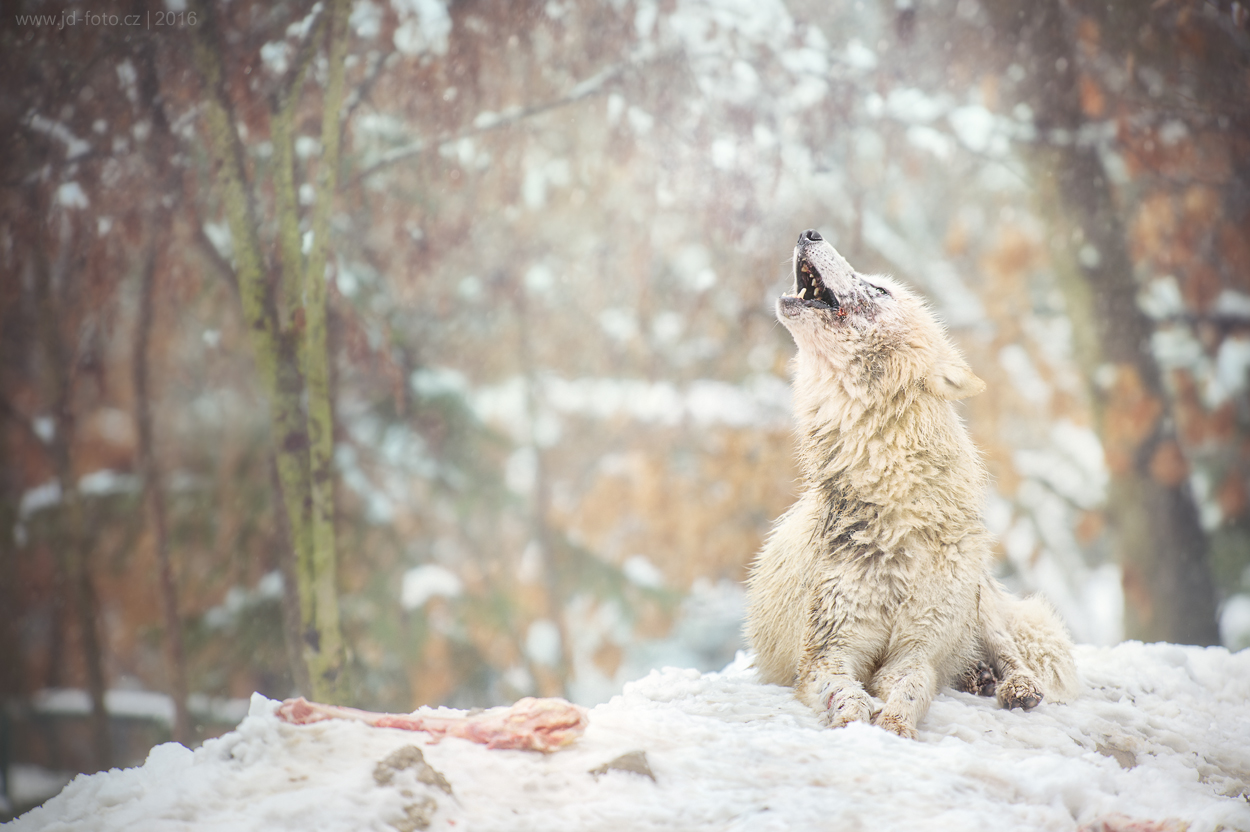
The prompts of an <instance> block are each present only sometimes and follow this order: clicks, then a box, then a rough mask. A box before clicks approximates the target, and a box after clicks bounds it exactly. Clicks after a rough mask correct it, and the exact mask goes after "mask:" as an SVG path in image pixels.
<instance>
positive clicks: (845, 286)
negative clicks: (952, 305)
mask: <svg viewBox="0 0 1250 832" xmlns="http://www.w3.org/2000/svg"><path fill="white" fill-rule="evenodd" d="M777 318H778V320H780V321H781V322H782V323H783V324H785V326H786V329H788V330H790V334H791V335H793V336H794V340H795V343H797V344H798V347H799V354H800V360H802V359H804V358H806V359H807V360H809V361H816V362H821V363H823V364H824V365H826V366H827V368H828V369H829V370H832V371H833V372H834V374H836V375H838V376H841V377H842V380H843V383H844V384H847V385H849V386H851V387H855V388H858V389H860V390H862V391H863V392H864V393H865V394H869V395H877V396H880V395H890V394H892V393H893V392H895V391H898V390H901V389H903V388H905V387H909V386H913V385H914V386H917V387H920V388H922V389H923V390H925V391H927V392H929V393H932V394H933V395H935V396H938V397H939V398H943V399H962V398H965V397H967V396H972V395H975V394H977V393H980V392H981V391H982V390H984V389H985V382H983V381H981V379H979V378H977V377H976V376H975V375H974V374H973V373H972V370H971V369H970V368H969V367H968V364H967V363H966V362H965V361H964V359H963V357H962V356H961V355H960V354H959V352H958V351H957V350H956V349H955V347H954V345H953V344H951V342H950V340H949V339H948V338H947V337H946V333H945V331H944V330H943V329H942V326H941V324H939V323H938V322H937V320H936V319H935V318H934V317H933V313H932V312H930V311H929V308H928V307H927V306H926V305H925V303H924V301H922V300H921V299H920V298H919V297H917V296H916V295H915V294H913V293H912V292H911V291H909V290H908V289H907V288H906V287H904V286H903V285H901V284H900V283H898V282H897V281H895V280H893V279H891V278H889V277H883V276H882V277H877V276H873V277H865V276H863V275H861V274H859V273H858V272H856V271H855V270H854V269H852V268H851V266H850V264H849V263H847V262H846V260H845V259H844V258H843V257H842V255H840V254H838V252H837V251H836V250H835V249H834V247H833V246H831V245H829V243H828V242H826V241H825V240H824V238H822V237H821V236H820V234H819V233H817V232H816V231H812V230H808V231H804V232H803V233H802V234H800V235H799V242H798V245H796V246H795V247H794V291H793V292H792V293H788V294H785V295H782V296H781V297H780V298H778V299H777Z"/></svg>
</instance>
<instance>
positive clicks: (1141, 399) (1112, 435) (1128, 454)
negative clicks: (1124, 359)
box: [1103, 364, 1163, 476]
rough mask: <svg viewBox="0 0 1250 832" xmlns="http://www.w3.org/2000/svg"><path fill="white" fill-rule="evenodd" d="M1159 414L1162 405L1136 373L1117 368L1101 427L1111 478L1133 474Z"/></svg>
mask: <svg viewBox="0 0 1250 832" xmlns="http://www.w3.org/2000/svg"><path fill="white" fill-rule="evenodd" d="M1162 413H1163V404H1162V402H1160V401H1159V400H1158V398H1156V397H1155V396H1154V395H1152V394H1151V393H1150V391H1148V390H1147V389H1146V387H1145V385H1144V384H1142V380H1141V376H1139V375H1138V373H1137V370H1136V369H1135V368H1134V367H1132V366H1129V365H1127V364H1120V365H1118V366H1117V368H1116V377H1115V383H1114V384H1113V385H1112V387H1111V391H1110V394H1109V395H1108V397H1107V409H1106V414H1105V417H1104V424H1103V442H1104V445H1105V452H1106V455H1107V468H1108V469H1109V470H1110V471H1111V473H1112V475H1115V476H1123V475H1126V474H1128V473H1129V472H1130V471H1131V470H1132V466H1133V460H1134V458H1135V457H1136V455H1137V450H1138V448H1140V447H1141V444H1142V442H1144V441H1145V440H1146V439H1147V437H1149V436H1150V435H1151V434H1152V433H1153V432H1154V430H1155V426H1156V425H1157V424H1158V421H1159V417H1160V416H1161V415H1162Z"/></svg>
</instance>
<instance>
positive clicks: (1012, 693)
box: [998, 677, 1045, 711]
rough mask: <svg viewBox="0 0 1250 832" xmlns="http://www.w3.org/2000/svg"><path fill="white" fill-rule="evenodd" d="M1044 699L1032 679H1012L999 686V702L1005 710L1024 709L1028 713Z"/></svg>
mask: <svg viewBox="0 0 1250 832" xmlns="http://www.w3.org/2000/svg"><path fill="white" fill-rule="evenodd" d="M1044 698H1045V696H1043V694H1042V691H1041V690H1040V689H1039V688H1038V686H1037V684H1036V683H1034V682H1033V681H1032V680H1030V679H1022V678H1019V677H1015V678H1010V679H1007V680H1006V681H1004V682H1002V683H1001V684H1000V685H999V686H998V702H999V704H1000V705H1002V706H1003V707H1004V708H1023V709H1024V710H1026V711H1027V710H1030V709H1032V708H1034V707H1036V706H1037V704H1038V703H1040V702H1041V701H1042V700H1043V699H1044Z"/></svg>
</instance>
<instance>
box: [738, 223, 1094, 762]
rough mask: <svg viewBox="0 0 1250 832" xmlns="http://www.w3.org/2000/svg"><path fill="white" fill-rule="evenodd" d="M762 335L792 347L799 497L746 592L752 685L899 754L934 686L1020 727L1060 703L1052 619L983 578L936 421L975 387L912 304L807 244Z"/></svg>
mask: <svg viewBox="0 0 1250 832" xmlns="http://www.w3.org/2000/svg"><path fill="white" fill-rule="evenodd" d="M777 318H778V319H779V320H780V321H781V322H782V323H783V324H784V325H785V326H786V328H787V329H789V330H790V333H791V334H792V335H793V336H794V340H795V343H796V344H797V345H798V354H797V355H796V356H795V359H794V366H793V372H794V408H795V416H796V419H797V421H798V440H799V459H800V463H801V467H802V471H803V491H802V494H801V496H800V497H799V499H798V501H797V502H796V503H795V504H794V505H793V506H792V507H791V508H790V510H789V511H787V512H786V513H785V514H784V515H783V516H782V517H781V518H780V519H779V520H778V521H777V523H776V525H775V526H774V527H773V530H772V533H771V534H770V535H769V537H768V540H767V542H766V543H765V545H764V548H763V550H762V551H761V552H760V554H759V557H758V558H757V559H756V561H755V563H754V565H753V566H752V569H751V575H750V578H749V580H748V597H749V608H748V613H747V636H748V638H749V639H750V642H751V645H752V647H753V648H754V650H755V654H756V659H755V661H756V665H757V667H758V668H759V671H760V674H761V677H762V679H763V681H765V682H769V683H773V684H784V685H794V686H795V688H796V693H797V695H798V697H799V698H800V699H801V700H802V701H804V702H806V703H807V704H809V705H810V706H811V707H813V708H815V709H816V710H817V711H819V712H820V713H821V714H822V717H823V720H824V721H825V722H827V723H828V724H829V725H831V726H835V727H837V726H841V725H846V724H847V723H850V722H855V721H863V722H869V721H871V722H872V723H874V724H876V725H879V726H881V727H882V728H885V729H887V730H889V731H893V732H894V733H896V734H898V735H900V736H904V737H915V735H916V726H917V724H918V723H919V721H920V720H921V719H923V718H924V715H925V714H926V713H927V712H928V710H929V703H930V702H931V701H932V699H933V696H934V694H935V693H936V692H937V690H938V687H939V686H941V685H955V686H958V687H959V688H961V689H963V690H967V691H973V692H978V693H982V694H985V695H991V694H992V693H996V694H997V697H998V701H999V703H1000V704H1001V705H1002V706H1003V707H1021V708H1025V709H1028V708H1031V707H1033V706H1034V705H1036V704H1037V703H1038V702H1040V701H1041V700H1042V699H1043V698H1045V699H1047V700H1048V701H1051V702H1061V701H1064V700H1065V699H1067V698H1070V697H1071V696H1073V695H1075V693H1076V690H1077V679H1076V668H1075V666H1074V664H1073V661H1072V644H1071V641H1070V640H1069V638H1068V635H1067V633H1066V631H1065V630H1064V627H1063V625H1062V624H1061V623H1060V621H1059V619H1058V617H1057V616H1056V615H1055V613H1054V612H1053V610H1051V608H1050V607H1049V606H1048V605H1047V604H1046V603H1045V602H1044V601H1042V600H1040V599H1037V598H1025V599H1020V598H1016V597H1013V596H1011V595H1010V594H1008V593H1007V591H1006V590H1005V589H1004V588H1003V587H1002V586H1001V585H1000V584H999V583H998V582H997V581H996V580H994V578H993V577H991V576H990V574H989V573H988V571H987V566H988V560H989V557H990V538H989V533H988V532H987V531H986V529H985V527H984V526H983V525H982V523H981V519H980V511H981V501H982V497H983V491H984V487H985V480H986V473H985V469H984V467H983V466H982V464H981V460H980V457H979V456H978V453H977V450H976V448H975V447H974V446H973V445H972V442H971V440H970V439H969V437H968V432H967V430H966V429H965V428H964V425H963V422H962V421H961V420H960V418H959V416H958V414H956V412H955V409H954V406H953V404H952V402H953V401H954V400H956V399H962V398H964V397H966V396H971V395H974V394H976V393H979V392H981V390H983V389H984V388H985V383H984V382H982V381H981V379H979V378H977V377H976V376H975V375H973V373H972V371H971V369H969V367H968V365H967V363H966V362H965V361H964V359H963V358H962V357H961V356H960V355H959V353H958V352H957V351H956V349H955V347H954V346H953V345H952V344H951V342H950V341H949V340H948V339H947V337H946V333H945V332H944V330H943V329H942V327H941V325H940V324H938V322H937V321H936V320H935V319H934V317H933V315H932V313H931V312H930V311H929V310H928V308H927V307H926V306H925V304H924V303H923V302H922V301H921V300H920V299H919V298H918V297H917V296H916V295H914V294H913V293H912V292H910V291H908V290H907V289H906V288H905V287H903V286H902V285H900V284H899V283H898V282H896V281H894V280H892V279H890V278H888V277H865V276H862V275H860V274H858V273H856V272H855V270H854V269H852V268H851V267H850V265H849V264H848V263H847V262H846V260H845V259H843V258H842V256H841V255H840V254H838V252H837V251H835V250H834V248H833V246H831V245H829V243H827V242H825V241H824V240H823V239H822V238H821V236H820V234H818V233H817V232H815V231H805V232H803V234H802V235H800V237H799V242H798V245H797V246H796V247H795V249H794V292H793V294H785V295H783V296H782V297H781V298H779V299H778V301H777ZM874 697H876V699H874Z"/></svg>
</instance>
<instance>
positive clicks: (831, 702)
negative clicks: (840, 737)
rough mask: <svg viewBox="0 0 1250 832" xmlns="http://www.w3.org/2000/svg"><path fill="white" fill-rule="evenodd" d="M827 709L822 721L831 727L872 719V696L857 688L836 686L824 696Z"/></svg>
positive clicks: (821, 716) (821, 717) (822, 715)
mask: <svg viewBox="0 0 1250 832" xmlns="http://www.w3.org/2000/svg"><path fill="white" fill-rule="evenodd" d="M823 699H824V706H825V710H824V713H822V714H821V715H820V721H821V722H823V723H824V724H825V725H827V726H829V727H830V728H841V727H842V726H843V725H850V724H851V723H852V722H870V721H871V720H872V698H871V697H870V696H869V695H868V694H867V693H865V692H864V691H862V690H856V689H855V688H845V687H844V688H834V689H833V690H832V691H829V692H827V693H826V694H825V696H824V697H823Z"/></svg>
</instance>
